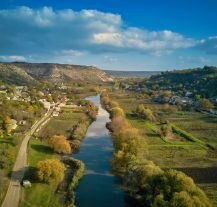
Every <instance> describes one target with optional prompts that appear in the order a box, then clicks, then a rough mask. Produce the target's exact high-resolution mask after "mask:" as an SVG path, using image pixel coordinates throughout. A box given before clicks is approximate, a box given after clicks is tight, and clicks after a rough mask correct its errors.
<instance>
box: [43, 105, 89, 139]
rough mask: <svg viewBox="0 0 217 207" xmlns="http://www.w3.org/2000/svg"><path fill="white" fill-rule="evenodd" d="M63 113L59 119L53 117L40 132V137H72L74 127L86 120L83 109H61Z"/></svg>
mask: <svg viewBox="0 0 217 207" xmlns="http://www.w3.org/2000/svg"><path fill="white" fill-rule="evenodd" d="M61 110H62V112H61V113H60V115H59V116H58V117H53V118H52V119H51V120H50V121H49V122H48V123H47V124H46V125H45V126H44V127H43V128H42V130H41V131H40V133H39V137H41V138H49V137H52V136H53V135H64V136H66V137H68V136H70V133H71V130H72V129H73V126H75V125H76V124H77V123H78V121H79V120H80V119H82V118H86V116H85V112H84V110H83V108H82V107H77V108H61Z"/></svg>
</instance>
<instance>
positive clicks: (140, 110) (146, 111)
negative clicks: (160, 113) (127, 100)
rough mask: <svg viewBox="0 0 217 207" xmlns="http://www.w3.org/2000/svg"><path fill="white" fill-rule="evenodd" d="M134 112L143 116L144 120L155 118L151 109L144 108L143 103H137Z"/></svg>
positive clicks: (153, 119)
mask: <svg viewBox="0 0 217 207" xmlns="http://www.w3.org/2000/svg"><path fill="white" fill-rule="evenodd" d="M135 113H136V114H137V115H138V116H140V117H142V118H144V119H145V120H149V121H155V120H156V118H155V116H154V114H153V112H152V110H151V109H149V108H145V107H144V105H142V104H140V105H138V107H137V108H136V111H135Z"/></svg>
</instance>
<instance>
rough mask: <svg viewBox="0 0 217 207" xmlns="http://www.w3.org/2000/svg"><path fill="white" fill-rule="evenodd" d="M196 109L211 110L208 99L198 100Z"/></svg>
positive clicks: (211, 106)
mask: <svg viewBox="0 0 217 207" xmlns="http://www.w3.org/2000/svg"><path fill="white" fill-rule="evenodd" d="M198 107H199V109H201V110H208V109H211V108H213V104H212V103H211V102H210V101H209V100H208V99H205V98H203V99H200V100H199V102H198Z"/></svg>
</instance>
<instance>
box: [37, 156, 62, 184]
mask: <svg viewBox="0 0 217 207" xmlns="http://www.w3.org/2000/svg"><path fill="white" fill-rule="evenodd" d="M36 168H37V177H38V179H39V180H40V181H42V182H46V183H51V182H55V183H60V182H61V181H62V180H63V177H64V171H65V167H64V164H62V163H61V162H60V161H59V160H57V159H49V160H43V161H39V162H38V164H37V166H36Z"/></svg>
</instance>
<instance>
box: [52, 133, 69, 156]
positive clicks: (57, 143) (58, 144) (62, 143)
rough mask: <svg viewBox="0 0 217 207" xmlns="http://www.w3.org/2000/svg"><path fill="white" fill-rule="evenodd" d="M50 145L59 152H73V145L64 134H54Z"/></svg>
mask: <svg viewBox="0 0 217 207" xmlns="http://www.w3.org/2000/svg"><path fill="white" fill-rule="evenodd" d="M49 145H50V146H51V148H53V150H54V152H57V153H59V154H71V152H72V150H71V146H70V144H69V142H68V140H67V139H66V138H65V137H64V136H53V137H51V138H50V139H49Z"/></svg>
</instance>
